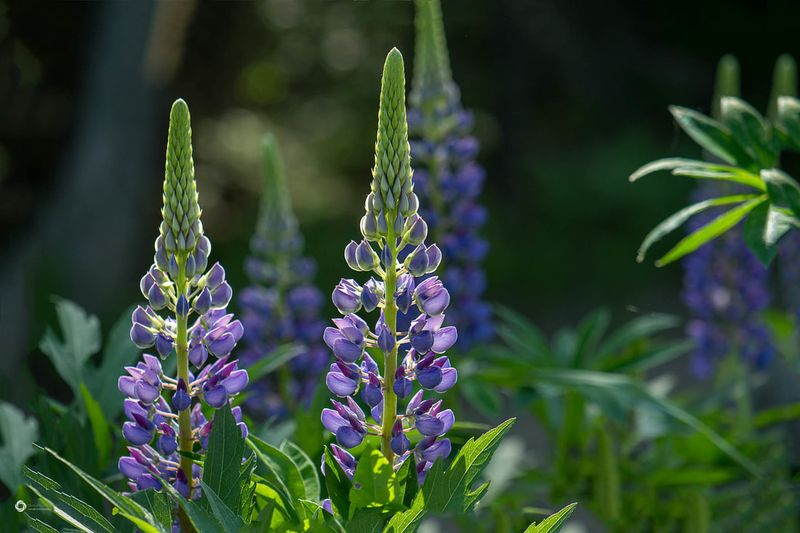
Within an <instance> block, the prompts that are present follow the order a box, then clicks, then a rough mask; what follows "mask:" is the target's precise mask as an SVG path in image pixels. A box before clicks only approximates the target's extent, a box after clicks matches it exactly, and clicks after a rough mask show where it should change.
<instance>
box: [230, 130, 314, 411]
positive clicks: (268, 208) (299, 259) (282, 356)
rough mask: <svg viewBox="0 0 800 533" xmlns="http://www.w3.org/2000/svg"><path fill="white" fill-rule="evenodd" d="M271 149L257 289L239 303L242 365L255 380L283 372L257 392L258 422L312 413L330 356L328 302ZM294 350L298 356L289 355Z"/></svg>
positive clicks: (253, 273)
mask: <svg viewBox="0 0 800 533" xmlns="http://www.w3.org/2000/svg"><path fill="white" fill-rule="evenodd" d="M263 144H264V173H263V174H264V190H263V192H262V200H261V207H260V213H259V219H258V223H257V227H256V231H255V234H254V235H253V237H252V239H251V241H250V250H251V255H250V257H248V259H247V261H246V263H245V270H246V272H247V275H248V277H249V278H250V281H251V283H252V284H251V285H250V286H248V287H247V288H245V289H244V290H243V291H242V292H241V295H240V297H239V305H240V306H241V308H242V323H243V324H244V331H245V333H244V338H243V344H244V350H243V351H242V355H241V358H240V361H241V362H242V365H243V366H245V367H247V368H248V370H249V371H250V373H251V374H252V375H253V378H254V380H255V375H258V374H260V373H261V372H263V371H264V370H265V369H270V370H272V369H274V367H275V366H279V368H277V369H275V370H277V371H276V372H270V373H269V374H268V375H266V376H264V377H263V378H262V379H259V380H257V381H255V382H254V383H252V384H251V386H250V388H249V391H248V397H247V400H246V401H245V404H246V407H247V411H248V413H249V414H250V415H251V416H256V417H259V418H264V419H285V418H286V417H287V415H290V414H293V413H295V412H296V411H297V410H298V409H303V408H308V407H309V405H310V402H311V399H312V398H313V397H314V394H315V392H316V390H317V388H318V385H319V382H320V376H321V374H322V372H323V371H324V369H325V367H326V363H327V360H328V353H327V351H326V349H325V347H324V345H323V343H322V340H321V339H322V330H323V329H324V327H325V326H324V324H323V322H322V321H321V320H320V318H319V311H320V308H321V306H322V303H323V297H322V293H321V292H320V291H319V290H318V289H317V288H316V287H315V286H314V285H312V284H311V282H310V281H311V278H312V277H313V275H314V270H315V264H314V261H313V260H312V259H311V258H308V257H303V256H302V255H301V252H302V248H303V237H302V235H301V234H300V231H299V229H298V226H297V219H296V218H295V216H294V213H293V212H292V208H291V201H290V198H289V192H288V190H287V187H286V178H285V176H284V170H283V162H282V161H281V158H280V154H279V151H278V144H277V141H276V140H275V138H274V137H273V136H271V135H270V136H267V137H266V138H265V139H264V143H263ZM290 343H291V344H293V345H294V346H293V347H292V349H291V350H288V351H287V350H285V349H283V350H282V348H283V347H285V346H286V345H287V344H290ZM287 359H291V360H290V361H287ZM280 363H285V364H282V365H281V364H280Z"/></svg>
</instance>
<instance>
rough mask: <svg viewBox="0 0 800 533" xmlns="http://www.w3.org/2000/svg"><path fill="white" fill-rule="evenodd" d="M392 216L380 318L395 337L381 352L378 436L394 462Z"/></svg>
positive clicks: (394, 256) (394, 274) (394, 259)
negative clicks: (380, 422)
mask: <svg viewBox="0 0 800 533" xmlns="http://www.w3.org/2000/svg"><path fill="white" fill-rule="evenodd" d="M393 220H394V217H392V216H391V214H389V215H387V222H388V226H389V231H388V235H387V236H386V241H387V243H388V246H389V264H388V265H385V267H386V277H385V278H384V294H385V301H386V305H385V306H384V308H383V320H384V321H385V322H386V327H388V328H389V331H391V333H392V337H393V338H394V339H395V343H394V348H393V349H392V351H391V352H389V353H388V354H385V355H384V363H383V417H382V419H383V428H382V438H381V451H382V452H383V455H384V456H385V457H386V459H387V460H388V461H389V464H394V452H393V451H392V445H391V443H392V427H393V426H394V422H395V419H396V418H397V396H396V395H395V393H394V373H395V371H397V341H396V339H397V303H396V302H395V300H394V293H395V290H396V288H397V239H396V237H395V235H394V224H393V222H392V221H393Z"/></svg>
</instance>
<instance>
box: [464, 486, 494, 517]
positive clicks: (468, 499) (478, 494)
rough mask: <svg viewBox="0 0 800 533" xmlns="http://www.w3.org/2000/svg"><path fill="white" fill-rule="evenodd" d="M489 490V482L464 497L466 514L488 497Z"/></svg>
mask: <svg viewBox="0 0 800 533" xmlns="http://www.w3.org/2000/svg"><path fill="white" fill-rule="evenodd" d="M488 490H489V482H488V481H487V482H486V483H484V484H483V485H480V486H479V487H478V488H477V489H475V490H473V491H470V492H468V493H467V494H466V495H465V496H464V512H467V513H468V512H470V511H472V509H473V508H474V507H475V505H477V503H478V502H479V501H480V500H481V498H483V497H484V496H486V491H488Z"/></svg>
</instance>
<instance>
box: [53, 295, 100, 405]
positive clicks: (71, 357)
mask: <svg viewBox="0 0 800 533" xmlns="http://www.w3.org/2000/svg"><path fill="white" fill-rule="evenodd" d="M55 305H56V314H57V315H58V322H59V325H60V328H61V334H62V335H63V340H60V339H59V338H58V337H57V336H56V334H55V333H54V332H53V330H52V329H50V328H47V330H46V331H45V334H44V337H42V340H41V342H40V344H39V349H40V350H42V352H44V354H45V355H47V357H48V358H49V359H50V361H52V363H53V366H54V367H55V368H56V370H57V371H58V373H59V375H61V377H62V378H63V379H64V381H66V382H67V384H68V385H69V386H70V387H72V390H73V392H74V393H75V396H79V395H80V390H79V387H80V383H81V381H83V379H84V376H83V366H84V365H85V364H86V362H87V361H88V360H89V357H91V356H92V355H93V354H95V353H97V352H98V351H99V350H100V321H99V320H98V319H97V317H96V316H94V315H89V314H87V313H86V311H84V310H83V309H81V308H80V307H79V306H78V305H77V304H75V303H73V302H70V301H69V300H63V299H61V298H55Z"/></svg>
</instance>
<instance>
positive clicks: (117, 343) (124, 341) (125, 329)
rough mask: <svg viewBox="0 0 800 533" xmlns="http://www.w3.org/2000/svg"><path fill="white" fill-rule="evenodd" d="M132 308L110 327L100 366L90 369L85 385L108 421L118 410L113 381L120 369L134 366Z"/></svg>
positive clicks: (104, 343)
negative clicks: (131, 331) (91, 370)
mask: <svg viewBox="0 0 800 533" xmlns="http://www.w3.org/2000/svg"><path fill="white" fill-rule="evenodd" d="M133 309H134V307H131V308H129V309H127V310H126V311H125V312H123V313H122V314H121V315H120V317H119V319H117V321H116V322H115V323H114V325H113V326H112V327H111V331H110V332H109V333H108V336H107V337H106V338H105V340H104V342H103V358H102V360H101V361H100V365H99V366H98V367H97V368H95V369H93V372H91V374H90V379H88V378H87V380H86V385H87V387H89V391H91V393H92V396H93V397H94V399H95V400H97V403H98V404H99V405H100V407H101V408H102V409H103V413H105V415H106V418H107V419H108V420H114V419H115V418H116V416H117V415H118V414H119V413H120V412H121V411H122V402H120V401H119V389H118V388H117V378H118V377H119V374H120V369H122V368H123V367H125V366H128V365H133V364H135V362H136V360H137V358H138V357H139V353H140V351H139V349H138V348H137V347H136V345H135V344H133V343H132V342H131V334H130V330H131V313H132V312H133Z"/></svg>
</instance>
